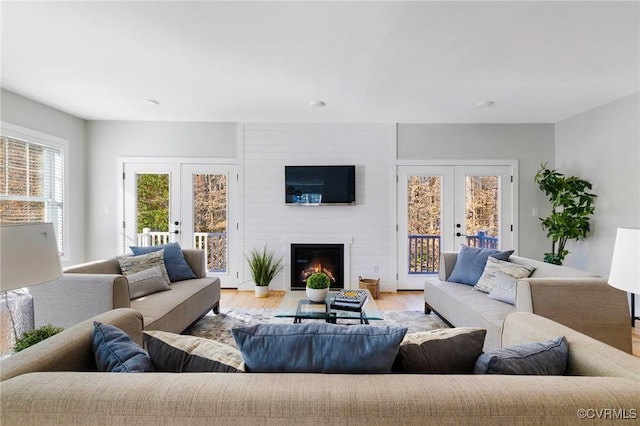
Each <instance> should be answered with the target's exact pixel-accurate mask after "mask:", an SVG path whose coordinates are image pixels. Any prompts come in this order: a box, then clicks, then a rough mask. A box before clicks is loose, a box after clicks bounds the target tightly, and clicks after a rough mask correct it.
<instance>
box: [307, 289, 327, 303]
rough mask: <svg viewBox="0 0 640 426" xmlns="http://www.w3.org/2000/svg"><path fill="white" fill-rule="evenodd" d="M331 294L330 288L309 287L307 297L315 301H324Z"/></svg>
mask: <svg viewBox="0 0 640 426" xmlns="http://www.w3.org/2000/svg"><path fill="white" fill-rule="evenodd" d="M328 294H329V288H328V287H327V288H321V289H316V288H309V287H307V298H308V299H309V300H311V301H314V302H324V301H325V300H326V299H327V295H328Z"/></svg>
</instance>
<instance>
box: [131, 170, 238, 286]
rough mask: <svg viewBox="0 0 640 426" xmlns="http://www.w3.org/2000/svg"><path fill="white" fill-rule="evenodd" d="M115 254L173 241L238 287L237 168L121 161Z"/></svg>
mask: <svg viewBox="0 0 640 426" xmlns="http://www.w3.org/2000/svg"><path fill="white" fill-rule="evenodd" d="M123 171H124V174H123V211H122V219H123V220H122V223H123V234H122V238H121V240H122V246H121V248H120V249H121V252H122V253H127V252H128V248H129V246H132V245H137V246H140V245H142V246H151V245H160V244H165V243H169V242H178V243H179V244H180V246H182V247H183V248H198V249H202V250H205V252H206V257H207V271H208V274H210V275H215V276H217V277H220V281H221V284H222V286H223V287H237V285H238V237H237V234H238V229H237V228H238V224H237V220H236V217H237V185H238V182H237V166H236V165H232V164H197V163H181V162H171V161H169V160H167V162H166V163H163V162H148V163H147V162H124V164H123Z"/></svg>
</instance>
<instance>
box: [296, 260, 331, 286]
mask: <svg viewBox="0 0 640 426" xmlns="http://www.w3.org/2000/svg"><path fill="white" fill-rule="evenodd" d="M316 272H324V273H325V274H327V276H328V277H329V279H330V280H331V282H335V281H336V279H335V277H334V275H333V274H334V271H333V266H332V265H329V266H325V265H323V264H322V262H321V261H312V262H310V266H309V267H308V268H305V269H303V270H302V273H301V276H302V282H307V278H309V277H310V276H311V275H313V274H315V273H316Z"/></svg>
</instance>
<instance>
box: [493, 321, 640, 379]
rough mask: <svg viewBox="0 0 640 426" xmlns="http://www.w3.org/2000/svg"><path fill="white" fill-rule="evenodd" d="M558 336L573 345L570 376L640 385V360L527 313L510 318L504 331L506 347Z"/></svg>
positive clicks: (560, 325) (570, 348)
mask: <svg viewBox="0 0 640 426" xmlns="http://www.w3.org/2000/svg"><path fill="white" fill-rule="evenodd" d="M558 336H565V337H566V338H567V343H568V344H569V361H568V364H567V374H568V375H573V376H603V377H606V376H611V377H624V378H628V379H634V380H638V381H640V358H637V357H634V356H633V355H629V354H627V353H624V352H622V351H619V350H617V349H615V348H612V347H611V346H609V345H606V344H604V343H602V342H600V341H598V340H595V339H593V338H591V337H589V336H586V335H585V334H583V333H580V332H577V331H575V330H573V329H572V328H569V327H566V326H564V325H562V324H559V323H557V322H555V321H552V320H550V319H548V318H543V317H541V316H539V315H535V314H530V313H527V312H514V313H511V314H509V315H507V317H506V318H505V320H504V325H503V327H502V347H507V346H513V345H521V344H524V343H530V342H542V341H546V340H550V339H553V338H556V337H558Z"/></svg>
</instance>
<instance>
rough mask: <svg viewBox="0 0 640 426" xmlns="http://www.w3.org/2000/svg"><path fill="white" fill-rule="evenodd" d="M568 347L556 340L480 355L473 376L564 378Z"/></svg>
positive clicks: (565, 340) (559, 338)
mask: <svg viewBox="0 0 640 426" xmlns="http://www.w3.org/2000/svg"><path fill="white" fill-rule="evenodd" d="M568 358H569V346H568V345H567V339H566V337H564V336H560V337H556V338H555V339H553V340H548V341H546V342H538V343H527V344H524V345H517V346H511V347H508V348H502V349H498V350H495V351H491V352H485V353H484V354H482V355H480V357H479V358H478V360H477V361H476V365H475V367H474V369H473V372H474V374H526V375H555V376H560V375H563V374H564V372H565V370H566V368H567V359H568Z"/></svg>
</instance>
